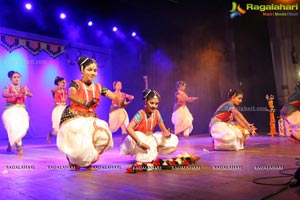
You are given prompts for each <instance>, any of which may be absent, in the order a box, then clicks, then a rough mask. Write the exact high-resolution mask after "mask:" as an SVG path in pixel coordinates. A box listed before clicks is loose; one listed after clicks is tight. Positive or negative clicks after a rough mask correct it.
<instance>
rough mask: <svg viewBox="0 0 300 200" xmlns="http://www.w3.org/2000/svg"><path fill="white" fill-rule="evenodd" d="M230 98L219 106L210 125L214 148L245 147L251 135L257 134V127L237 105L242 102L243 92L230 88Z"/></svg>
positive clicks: (230, 148)
mask: <svg viewBox="0 0 300 200" xmlns="http://www.w3.org/2000/svg"><path fill="white" fill-rule="evenodd" d="M228 98H229V100H228V101H226V102H224V103H223V104H221V105H220V106H219V108H218V109H217V111H216V112H215V114H214V116H213V118H212V119H211V122H210V125H209V128H210V134H211V136H212V137H213V148H214V150H240V149H244V145H245V140H246V139H247V138H248V137H249V135H250V134H251V135H252V136H256V130H257V128H256V127H255V126H254V125H253V124H250V123H249V122H248V121H247V120H246V118H245V117H244V116H243V115H242V113H240V112H239V111H238V109H237V108H236V107H235V106H238V105H240V103H241V102H242V99H243V92H242V91H240V90H235V89H234V90H233V89H230V90H229V92H228Z"/></svg>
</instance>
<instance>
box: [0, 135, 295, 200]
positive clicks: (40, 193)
mask: <svg viewBox="0 0 300 200" xmlns="http://www.w3.org/2000/svg"><path fill="white" fill-rule="evenodd" d="M114 143H115V145H114V148H113V149H111V150H109V151H108V152H105V153H104V154H103V155H102V156H101V158H100V159H99V161H98V162H97V163H95V167H97V170H93V171H91V170H86V169H81V170H80V171H73V170H70V169H68V164H67V160H66V159H65V155H64V154H62V153H61V152H59V150H58V149H57V148H56V145H55V142H52V143H50V144H49V143H47V142H46V139H44V138H43V139H24V141H23V144H24V155H23V156H21V157H19V156H16V155H15V152H12V153H7V152H6V144H7V141H6V140H0V147H1V148H0V169H1V175H0V191H1V199H11V200H12V199H18V200H20V199H22V200H23V199H26V200H27V199H30V200H31V199H32V200H37V199H43V200H44V199H49V200H52V199H61V200H62V199H64V200H65V199H101V200H103V199H131V200H132V199H143V200H154V199H203V200H204V199H205V200H208V199H209V200H211V199H218V200H220V199H228V200H229V199H230V200H233V199H237V200H243V199H245V200H248V199H249V200H254V199H262V198H264V197H266V196H268V195H270V194H275V193H276V192H277V191H279V190H281V189H282V188H284V187H285V186H284V185H278V186H269V185H260V184H255V183H253V180H254V179H257V178H261V177H268V176H269V177H274V176H283V175H282V174H280V173H279V172H280V171H281V170H282V169H284V170H283V173H284V174H287V175H286V177H280V178H270V179H262V180H260V181H259V182H261V183H268V184H285V183H287V182H289V180H290V179H291V177H292V176H293V175H294V173H295V171H296V170H297V169H298V168H299V166H298V165H299V162H298V163H297V161H299V160H297V158H299V157H300V155H299V152H300V144H294V143H291V142H289V141H287V139H286V138H285V137H270V136H267V135H263V136H258V137H251V138H249V139H248V140H247V141H246V149H245V150H241V151H212V145H211V137H209V135H207V134H201V135H192V136H191V138H190V139H183V138H181V139H180V140H179V145H178V149H177V151H176V152H175V153H174V154H172V155H170V156H164V157H162V158H166V157H174V156H176V155H177V154H180V153H184V152H188V153H194V154H197V155H199V156H200V157H201V158H200V160H199V161H198V167H195V168H191V169H182V170H154V171H151V172H140V173H136V174H128V173H125V170H126V168H128V167H130V166H131V164H132V163H133V162H134V158H133V157H130V156H121V155H119V146H120V143H121V137H120V136H119V135H114ZM20 168H21V169H20ZM55 168H56V169H55ZM293 181H295V179H293ZM266 199H267V198H266ZM270 199H272V200H275V199H289V200H292V199H300V187H296V188H287V189H285V190H283V191H282V192H280V193H279V194H276V195H275V196H273V197H272V198H270Z"/></svg>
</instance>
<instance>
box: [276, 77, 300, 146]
mask: <svg viewBox="0 0 300 200" xmlns="http://www.w3.org/2000/svg"><path fill="white" fill-rule="evenodd" d="M299 91H300V81H299V82H297V84H296V92H295V93H294V94H292V95H291V96H290V97H289V99H288V101H287V103H286V104H284V105H283V107H282V108H281V110H280V114H281V116H282V117H283V119H284V120H285V121H286V122H287V124H288V126H289V127H291V129H292V134H291V135H290V137H289V138H288V140H289V141H292V142H296V143H300V93H299Z"/></svg>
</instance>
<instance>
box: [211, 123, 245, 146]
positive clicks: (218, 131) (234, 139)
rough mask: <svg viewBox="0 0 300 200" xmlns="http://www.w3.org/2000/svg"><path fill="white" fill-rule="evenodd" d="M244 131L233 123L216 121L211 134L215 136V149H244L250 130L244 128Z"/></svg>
mask: <svg viewBox="0 0 300 200" xmlns="http://www.w3.org/2000/svg"><path fill="white" fill-rule="evenodd" d="M243 132H244V133H243ZM243 132H242V131H241V129H240V128H238V127H237V126H236V125H235V124H233V123H226V122H214V123H213V124H212V125H211V127H210V134H211V136H212V137H213V145H214V149H215V150H240V149H244V143H245V140H246V139H247V138H248V137H249V132H248V131H247V130H246V129H244V130H243Z"/></svg>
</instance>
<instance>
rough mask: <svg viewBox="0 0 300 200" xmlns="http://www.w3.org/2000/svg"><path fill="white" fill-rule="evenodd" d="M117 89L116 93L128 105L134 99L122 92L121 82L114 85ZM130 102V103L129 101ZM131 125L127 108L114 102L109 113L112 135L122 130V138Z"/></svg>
mask: <svg viewBox="0 0 300 200" xmlns="http://www.w3.org/2000/svg"><path fill="white" fill-rule="evenodd" d="M113 87H114V89H115V91H114V93H115V94H116V95H117V96H118V97H119V98H120V99H122V100H123V101H124V102H126V105H128V104H129V103H130V102H131V101H132V100H133V98H134V96H132V95H129V94H126V93H123V92H121V89H122V83H121V81H115V82H114V83H113ZM127 100H128V101H127ZM128 124H129V118H128V114H127V112H126V110H125V107H120V105H119V102H117V101H112V103H111V106H110V112H109V129H110V131H111V132H112V133H114V132H116V131H117V130H118V129H119V128H121V130H122V138H125V137H124V136H125V135H126V134H127V132H126V127H127V126H128Z"/></svg>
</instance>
